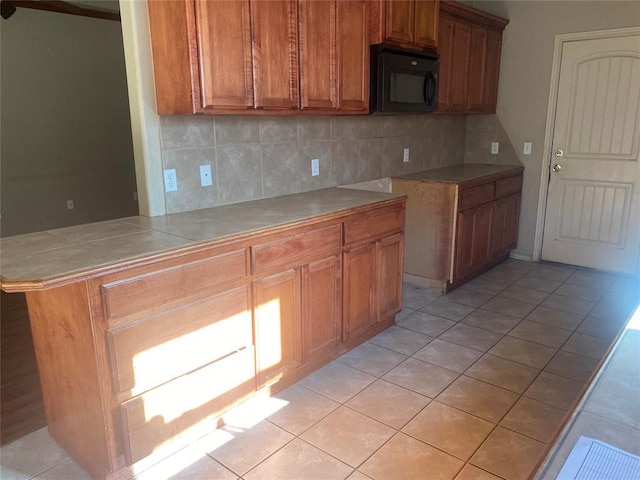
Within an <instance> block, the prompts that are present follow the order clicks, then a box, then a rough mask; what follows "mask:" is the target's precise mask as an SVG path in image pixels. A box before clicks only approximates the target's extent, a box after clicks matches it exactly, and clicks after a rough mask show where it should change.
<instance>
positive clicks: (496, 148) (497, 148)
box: [491, 142, 500, 155]
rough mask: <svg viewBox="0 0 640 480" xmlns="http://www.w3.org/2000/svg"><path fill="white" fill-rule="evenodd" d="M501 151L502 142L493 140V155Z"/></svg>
mask: <svg viewBox="0 0 640 480" xmlns="http://www.w3.org/2000/svg"><path fill="white" fill-rule="evenodd" d="M499 151H500V142H491V155H497V154H498V152H499Z"/></svg>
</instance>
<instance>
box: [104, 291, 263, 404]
mask: <svg viewBox="0 0 640 480" xmlns="http://www.w3.org/2000/svg"><path fill="white" fill-rule="evenodd" d="M247 290H248V287H240V288H236V289H235V290H231V291H228V292H225V293H223V294H220V295H218V296H215V297H212V298H208V299H207V300H204V301H201V302H198V303H195V304H191V305H187V306H185V307H181V308H177V309H174V310H170V311H168V312H166V313H162V314H160V315H157V316H154V317H150V318H147V319H144V320H142V321H140V322H138V323H134V324H130V325H127V326H126V327H123V328H119V329H112V330H110V331H109V332H108V340H109V350H110V354H111V362H112V372H113V382H114V386H115V388H116V390H117V391H120V392H122V391H126V390H131V391H132V394H133V395H136V394H138V393H141V392H144V391H146V390H149V389H150V388H153V387H155V386H157V385H160V384H162V383H164V382H167V381H169V380H171V379H173V378H175V377H178V376H180V375H183V374H185V373H187V372H190V371H192V370H195V369H196V368H199V367H201V366H202V365H206V364H208V363H211V362H213V361H215V360H217V359H219V358H222V357H224V356H225V355H228V354H230V353H233V352H235V351H236V350H239V349H241V348H243V347H245V346H247V345H251V344H252V343H253V336H252V326H251V309H250V306H249V295H248V292H247Z"/></svg>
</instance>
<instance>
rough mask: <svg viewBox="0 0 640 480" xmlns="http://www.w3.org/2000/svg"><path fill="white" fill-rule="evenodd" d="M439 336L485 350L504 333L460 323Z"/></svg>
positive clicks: (452, 341)
mask: <svg viewBox="0 0 640 480" xmlns="http://www.w3.org/2000/svg"><path fill="white" fill-rule="evenodd" d="M439 338H440V340H445V341H447V342H451V343H455V344H458V345H462V346H464V347H469V348H473V349H476V350H482V351H483V352H485V351H487V350H489V349H490V348H491V347H492V346H493V345H494V344H495V343H496V342H497V341H498V340H500V338H502V335H500V334H499V333H495V332H490V331H489V330H485V329H483V328H478V327H472V326H471V325H465V324H464V323H459V324H458V325H456V326H455V327H452V328H450V329H449V330H447V331H446V332H444V333H443V334H442V335H440V337H439Z"/></svg>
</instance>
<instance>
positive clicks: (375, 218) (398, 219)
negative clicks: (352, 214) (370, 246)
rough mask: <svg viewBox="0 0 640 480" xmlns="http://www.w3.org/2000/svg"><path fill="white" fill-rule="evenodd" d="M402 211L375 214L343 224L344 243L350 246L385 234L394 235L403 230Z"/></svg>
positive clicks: (395, 210) (393, 210) (394, 210)
mask: <svg viewBox="0 0 640 480" xmlns="http://www.w3.org/2000/svg"><path fill="white" fill-rule="evenodd" d="M404 215H405V212H404V209H397V208H394V209H392V210H387V211H384V210H383V211H381V212H375V214H374V215H372V216H369V217H366V216H358V217H356V218H353V219H351V220H347V221H346V222H344V243H345V244H351V243H354V242H357V241H359V240H366V239H369V238H376V237H380V236H381V235H383V234H385V233H394V232H398V231H401V230H402V229H403V228H404Z"/></svg>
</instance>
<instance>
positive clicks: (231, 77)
mask: <svg viewBox="0 0 640 480" xmlns="http://www.w3.org/2000/svg"><path fill="white" fill-rule="evenodd" d="M195 22H196V35H197V47H198V65H199V73H200V78H199V79H198V82H197V83H196V86H198V87H199V89H200V95H199V97H200V100H201V102H200V104H199V105H198V107H199V108H202V109H208V108H253V61H252V54H251V26H250V20H249V2H248V1H238V0H218V1H216V2H196V3H195Z"/></svg>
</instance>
